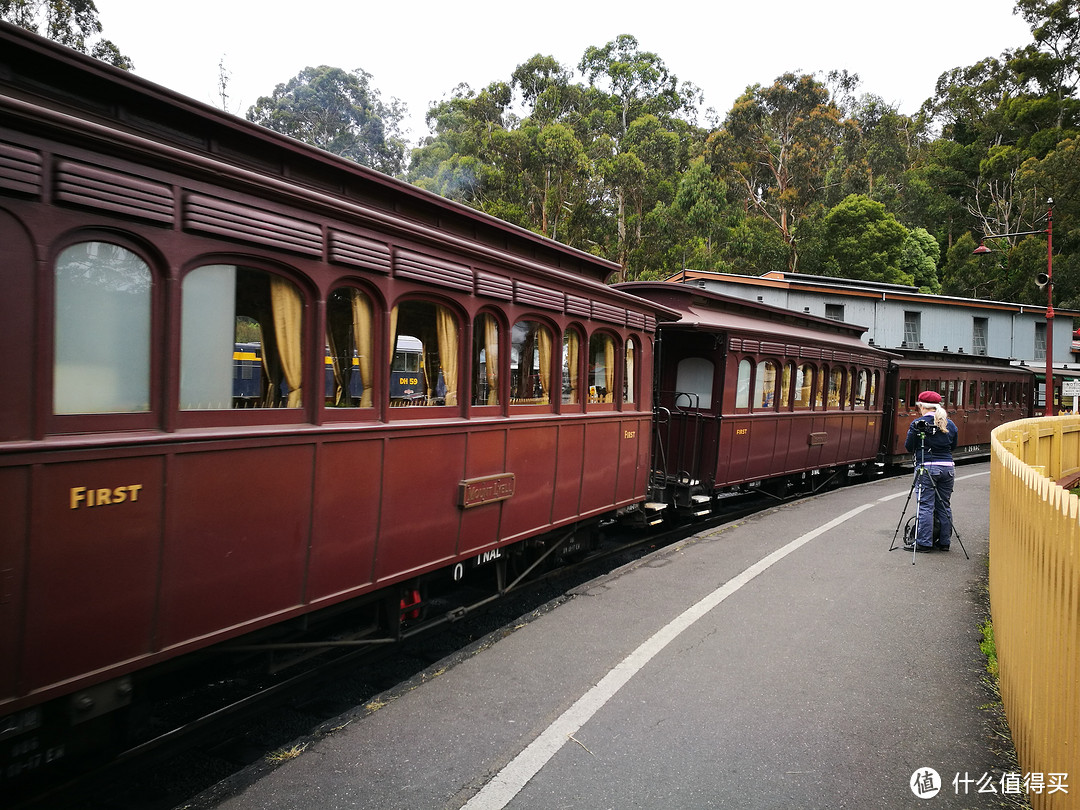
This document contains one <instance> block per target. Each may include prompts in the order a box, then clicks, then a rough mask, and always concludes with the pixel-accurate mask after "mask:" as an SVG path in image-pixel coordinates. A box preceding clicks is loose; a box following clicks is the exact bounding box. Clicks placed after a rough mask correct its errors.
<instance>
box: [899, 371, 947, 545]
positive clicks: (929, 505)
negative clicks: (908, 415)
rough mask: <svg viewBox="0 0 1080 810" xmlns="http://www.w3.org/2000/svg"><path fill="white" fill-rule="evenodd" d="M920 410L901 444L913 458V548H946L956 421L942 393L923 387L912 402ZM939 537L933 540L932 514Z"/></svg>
mask: <svg viewBox="0 0 1080 810" xmlns="http://www.w3.org/2000/svg"><path fill="white" fill-rule="evenodd" d="M915 404H916V405H918V407H919V412H920V413H921V414H922V415H921V416H920V417H919V418H918V419H915V420H914V421H913V422H912V423H911V426H910V427H909V428H908V434H907V441H905V442H904V447H905V448H906V449H907V451H908V452H909V453H911V454H912V456H913V459H914V462H915V478H916V487H915V489H916V493H917V497H918V503H919V517H918V519H917V520H916V526H917V530H916V532H915V550H916V551H931V550H932V549H933V548H934V546H935V545H936V546H937V547H938V548H940V549H941V550H942V551H948V550H949V543H950V541H951V540H952V507H951V506H950V505H949V501H950V500H951V498H952V492H953V483H954V479H955V476H956V468H955V465H954V463H953V457H952V451H953V450H954V449H956V443H957V439H958V434H957V430H956V425H955V424H953V421H952V420H951V419H950V418H949V415H948V414H947V413H946V412H945V408H943V407H942V405H941V394H939V393H937V392H936V391H923V392H922V393H921V394H919V399H918V400H917V401H916V403H915ZM935 516H936V517H937V524H938V538H937V541H936V542H935V541H934V518H935Z"/></svg>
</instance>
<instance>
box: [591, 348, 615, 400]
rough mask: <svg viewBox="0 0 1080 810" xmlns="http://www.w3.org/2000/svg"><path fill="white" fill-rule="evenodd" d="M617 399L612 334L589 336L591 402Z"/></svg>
mask: <svg viewBox="0 0 1080 810" xmlns="http://www.w3.org/2000/svg"><path fill="white" fill-rule="evenodd" d="M614 401H615V341H614V340H612V339H611V335H604V334H595V335H593V336H592V337H591V338H589V402H614Z"/></svg>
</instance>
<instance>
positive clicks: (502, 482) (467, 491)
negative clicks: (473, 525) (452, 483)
mask: <svg viewBox="0 0 1080 810" xmlns="http://www.w3.org/2000/svg"><path fill="white" fill-rule="evenodd" d="M513 494H514V474H513V473H503V474H502V475H486V476H484V477H483V478H469V479H467V480H465V481H462V482H461V483H460V484H458V506H460V507H461V508H462V509H469V508H470V507H473V506H481V505H483V504H485V503H493V502H495V501H505V500H506V499H507V498H510V497H513Z"/></svg>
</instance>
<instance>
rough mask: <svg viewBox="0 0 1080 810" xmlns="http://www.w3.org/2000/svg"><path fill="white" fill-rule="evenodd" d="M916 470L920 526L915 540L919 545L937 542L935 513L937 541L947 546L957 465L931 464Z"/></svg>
mask: <svg viewBox="0 0 1080 810" xmlns="http://www.w3.org/2000/svg"><path fill="white" fill-rule="evenodd" d="M921 469H922V470H923V472H921V473H920V471H919V468H916V470H915V495H916V498H917V499H918V504H919V518H918V521H917V523H918V528H917V529H916V531H915V542H916V543H918V544H919V545H920V546H931V545H933V543H934V516H935V515H937V522H938V541H937V542H938V545H939V546H941V547H942V548H948V547H949V542H950V541H951V540H952V506H951V505H950V501H951V500H952V493H953V484H954V483H956V469H955V468H954V467H939V466H937V465H934V464H928V465H927V466H925V467H923V468H921Z"/></svg>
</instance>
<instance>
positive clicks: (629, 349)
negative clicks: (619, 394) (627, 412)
mask: <svg viewBox="0 0 1080 810" xmlns="http://www.w3.org/2000/svg"><path fill="white" fill-rule="evenodd" d="M634 348H635V343H634V340H633V338H630V339H629V340H627V341H626V365H625V366H624V368H623V386H622V390H623V402H624V403H633V402H637V391H636V390H635V387H634V380H636V379H637V377H636V371H635V365H634V364H635V361H636V359H637V352H635V351H634Z"/></svg>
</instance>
